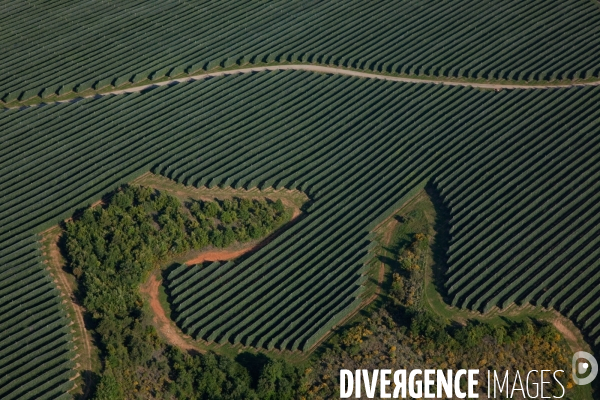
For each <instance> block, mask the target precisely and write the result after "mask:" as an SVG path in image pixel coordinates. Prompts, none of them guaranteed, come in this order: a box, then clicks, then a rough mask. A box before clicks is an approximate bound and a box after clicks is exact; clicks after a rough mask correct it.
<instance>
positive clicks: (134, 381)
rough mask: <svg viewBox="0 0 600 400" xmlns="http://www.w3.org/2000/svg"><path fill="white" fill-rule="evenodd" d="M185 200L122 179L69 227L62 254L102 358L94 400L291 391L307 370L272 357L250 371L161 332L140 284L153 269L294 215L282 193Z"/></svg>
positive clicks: (271, 395) (262, 395) (283, 394)
mask: <svg viewBox="0 0 600 400" xmlns="http://www.w3.org/2000/svg"><path fill="white" fill-rule="evenodd" d="M186 206H187V207H186ZM186 206H184V205H182V204H181V203H180V201H179V200H178V199H177V198H176V197H173V196H171V195H169V194H166V193H162V192H157V191H155V190H152V189H150V188H147V187H139V186H125V187H123V188H121V189H120V190H118V191H116V192H115V193H113V194H112V195H111V196H109V200H108V201H107V204H105V205H104V206H102V207H94V208H88V209H86V210H84V211H83V212H82V213H81V215H80V216H78V217H77V218H74V219H73V220H71V221H69V222H67V223H66V225H65V233H64V236H63V243H64V250H65V255H66V258H67V261H68V265H69V267H70V268H71V270H72V272H73V274H74V275H75V276H76V278H77V279H78V282H79V289H78V290H79V295H80V297H81V298H82V301H83V305H84V306H85V308H86V310H87V311H88V312H89V313H90V314H91V316H92V321H93V322H92V324H93V326H92V328H93V332H94V334H95V336H96V338H97V342H98V344H99V347H100V350H101V356H102V361H103V366H104V368H103V371H102V374H101V376H100V377H99V379H98V384H97V386H96V390H95V395H94V398H95V399H98V400H100V399H102V400H108V399H115V400H116V399H118V400H122V399H150V398H157V399H159V398H160V399H211V400H212V399H215V400H216V399H292V398H294V396H295V394H297V393H298V392H299V390H300V386H299V385H300V383H301V378H302V375H301V374H300V373H299V371H298V370H297V369H296V368H293V367H290V366H288V365H286V364H284V363H282V362H280V361H274V360H267V362H265V363H264V365H262V366H261V368H260V371H258V374H257V375H255V376H254V377H251V375H250V373H249V371H248V370H247V369H246V368H245V367H243V366H242V365H241V364H239V363H237V362H235V361H234V360H232V359H230V358H227V357H222V356H217V355H215V354H212V353H209V354H206V355H194V356H192V355H189V354H184V353H181V352H180V351H179V350H178V349H176V348H172V347H171V346H167V345H166V344H165V343H164V342H163V341H162V340H161V339H160V337H159V336H158V334H157V332H156V330H155V328H154V326H153V325H152V323H151V320H150V319H151V317H150V316H149V315H148V314H147V313H146V312H145V311H144V308H143V301H142V298H141V296H140V292H139V287H140V284H141V283H142V282H143V281H144V279H145V278H146V277H147V275H148V273H149V272H150V271H152V270H153V269H154V268H156V267H157V266H158V265H160V264H161V263H163V262H165V261H166V260H167V259H168V258H169V257H173V256H175V255H178V254H181V253H183V252H186V251H188V250H190V249H201V248H203V247H205V246H208V245H213V246H216V247H224V246H228V245H231V244H232V243H234V242H236V241H239V242H244V241H248V240H252V239H258V238H261V237H263V236H265V235H266V234H268V233H269V232H271V231H272V230H274V229H276V228H277V227H279V226H281V225H282V224H283V223H285V222H286V221H287V220H288V219H289V217H290V213H289V212H288V211H287V210H286V209H285V207H284V206H283V204H282V203H281V201H277V202H268V201H264V200H263V201H259V200H250V199H237V198H234V199H230V200H222V201H219V202H217V201H192V202H191V203H190V204H186ZM254 372H256V371H254Z"/></svg>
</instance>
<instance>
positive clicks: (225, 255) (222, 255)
mask: <svg viewBox="0 0 600 400" xmlns="http://www.w3.org/2000/svg"><path fill="white" fill-rule="evenodd" d="M265 244H266V243H259V244H257V245H250V246H246V247H242V248H241V249H238V250H227V249H223V250H208V251H205V252H202V253H200V254H198V255H197V256H196V257H194V258H192V259H191V260H187V261H186V262H185V264H186V265H194V264H200V263H203V262H204V261H228V260H232V259H234V258H238V257H240V256H243V255H244V254H246V253H248V252H249V251H252V250H258V249H259V248H261V247H262V246H264V245H265Z"/></svg>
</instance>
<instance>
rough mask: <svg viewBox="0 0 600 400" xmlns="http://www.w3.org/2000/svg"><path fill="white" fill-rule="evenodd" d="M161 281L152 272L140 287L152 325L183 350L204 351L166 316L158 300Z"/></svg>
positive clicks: (172, 343)
mask: <svg viewBox="0 0 600 400" xmlns="http://www.w3.org/2000/svg"><path fill="white" fill-rule="evenodd" d="M161 282H162V281H161V280H158V279H156V276H155V275H154V274H152V275H150V279H148V281H147V282H146V283H145V284H144V285H142V287H141V288H140V291H141V292H142V293H143V294H145V295H146V296H147V298H148V301H149V303H150V309H151V310H152V314H153V315H152V320H153V321H154V325H155V326H156V328H157V329H158V331H159V332H160V333H161V334H162V335H163V337H164V338H165V339H167V341H168V342H169V343H170V344H171V345H173V346H176V347H179V348H180V349H182V350H184V351H190V350H196V351H198V352H200V353H204V352H205V351H204V350H203V349H201V348H200V347H198V346H194V345H193V344H191V343H190V342H191V341H192V338H191V337H190V336H188V335H184V334H183V332H181V331H180V330H179V328H177V326H176V325H175V323H174V322H173V321H171V320H170V319H169V318H168V317H167V314H166V313H165V310H164V309H163V307H162V305H161V304H160V301H159V300H158V296H159V287H160V284H161Z"/></svg>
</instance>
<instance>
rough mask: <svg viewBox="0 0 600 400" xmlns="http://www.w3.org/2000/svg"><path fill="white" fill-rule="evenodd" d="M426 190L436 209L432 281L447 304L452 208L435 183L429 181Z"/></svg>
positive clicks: (432, 248)
mask: <svg viewBox="0 0 600 400" xmlns="http://www.w3.org/2000/svg"><path fill="white" fill-rule="evenodd" d="M425 192H426V193H427V195H428V196H429V198H430V199H431V202H432V203H433V207H434V209H435V220H434V223H433V229H434V232H435V234H434V237H433V242H432V243H431V252H432V256H433V265H432V266H431V269H432V272H433V274H432V275H433V280H432V283H433V285H434V287H435V289H436V290H437V292H438V293H439V294H440V295H441V296H442V299H443V300H444V302H446V304H450V301H449V296H448V290H447V288H446V278H447V277H446V273H447V271H448V249H449V247H450V246H449V245H450V219H451V213H450V209H449V208H448V206H447V205H446V203H445V202H444V199H443V198H442V196H441V194H440V192H439V190H438V189H437V187H436V185H435V183H433V182H429V183H428V184H427V185H426V186H425Z"/></svg>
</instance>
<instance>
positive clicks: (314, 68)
mask: <svg viewBox="0 0 600 400" xmlns="http://www.w3.org/2000/svg"><path fill="white" fill-rule="evenodd" d="M289 69H292V70H302V71H311V72H318V73H323V74H340V75H349V76H356V77H359V78H372V79H381V80H385V81H393V82H408V83H431V84H437V85H448V86H471V87H474V88H481V89H493V90H501V89H555V88H570V87H576V86H600V80H599V81H593V82H578V83H570V84H562V85H561V84H558V85H517V84H499V83H479V82H461V81H454V80H443V79H425V78H424V79H419V78H407V77H401V76H390V75H381V74H376V73H370V72H362V71H355V70H350V69H345V68H339V67H326V66H323V65H310V64H282V65H269V66H260V67H250V68H240V69H233V70H227V71H217V72H207V73H205V74H200V75H193V76H186V77H184V78H178V79H171V80H168V81H163V82H155V83H150V84H147V85H141V86H135V87H131V88H127V89H117V90H113V91H111V92H105V93H94V94H91V95H88V96H82V97H80V98H91V97H102V96H108V95H116V94H123V93H136V92H141V91H143V90H146V89H150V88H155V87H159V86H168V85H172V84H175V83H181V82H192V81H197V80H202V79H206V78H211V77H217V76H224V75H235V74H245V73H250V72H260V71H275V70H289ZM72 101H73V99H70V100H62V101H56V102H50V103H68V102H72ZM20 107H21V106H17V107H10V108H20Z"/></svg>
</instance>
